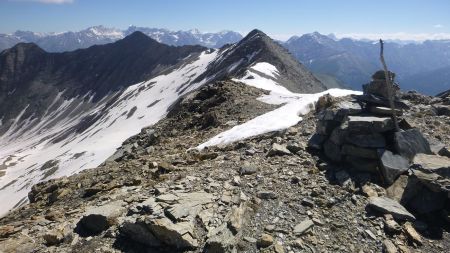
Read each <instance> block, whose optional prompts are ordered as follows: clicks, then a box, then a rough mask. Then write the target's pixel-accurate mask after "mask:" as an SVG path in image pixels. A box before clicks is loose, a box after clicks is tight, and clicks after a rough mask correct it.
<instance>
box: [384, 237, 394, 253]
mask: <svg viewBox="0 0 450 253" xmlns="http://www.w3.org/2000/svg"><path fill="white" fill-rule="evenodd" d="M383 250H384V252H386V253H397V252H398V251H397V247H395V245H394V244H393V243H392V242H391V240H389V239H386V240H384V241H383Z"/></svg>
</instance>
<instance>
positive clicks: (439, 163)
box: [308, 70, 450, 221]
mask: <svg viewBox="0 0 450 253" xmlns="http://www.w3.org/2000/svg"><path fill="white" fill-rule="evenodd" d="M390 74H391V76H392V77H393V76H394V74H393V73H390ZM392 81H393V80H392ZM392 83H393V82H392ZM393 93H394V94H393V95H394V103H393V104H394V106H395V108H394V110H393V109H391V107H390V102H389V99H388V97H389V96H388V94H389V93H388V91H387V90H386V80H385V75H384V71H382V70H380V71H377V72H376V73H375V74H374V75H373V76H372V81H371V82H370V83H368V84H365V85H363V94H362V95H352V96H351V98H348V97H344V98H334V97H332V96H330V95H325V96H322V97H321V98H320V99H319V101H318V102H317V104H316V113H317V118H318V122H317V127H316V133H315V134H314V135H313V136H312V137H311V139H310V140H309V143H308V145H309V147H310V148H313V149H319V150H320V151H321V152H322V153H323V154H324V155H325V156H326V157H327V158H328V159H329V160H331V161H332V162H333V163H335V164H340V165H341V167H343V168H347V169H348V170H350V171H355V172H357V173H359V172H363V173H370V174H372V175H373V177H372V178H374V179H375V180H376V182H377V183H378V184H380V185H383V186H386V187H388V186H391V188H392V187H393V188H395V189H401V191H400V192H398V191H397V192H396V193H393V195H392V196H388V197H390V198H391V199H395V200H396V201H398V202H400V203H401V204H402V205H405V206H409V207H411V209H413V210H414V211H415V212H418V213H421V214H423V213H429V212H431V211H436V210H441V209H442V208H443V207H444V206H446V205H449V199H450V159H449V158H448V157H445V156H440V155H438V154H440V153H439V152H440V151H439V150H438V149H441V148H444V149H445V147H444V146H443V145H440V146H439V145H438V147H437V146H436V145H434V144H433V145H431V146H430V143H429V141H428V140H427V139H426V138H425V137H424V136H423V135H422V133H421V132H420V131H419V130H418V129H416V128H412V127H411V126H410V124H408V123H407V121H406V120H405V119H403V118H402V115H403V112H404V111H405V110H408V109H409V107H408V105H407V104H406V103H404V102H402V101H401V100H400V99H398V93H399V87H398V85H396V84H395V83H394V87H393ZM393 112H395V114H396V117H397V120H398V125H399V129H398V130H396V128H395V124H394V119H393ZM387 190H388V192H389V188H388V189H387ZM446 217H447V219H449V221H450V215H448V211H447V214H446Z"/></svg>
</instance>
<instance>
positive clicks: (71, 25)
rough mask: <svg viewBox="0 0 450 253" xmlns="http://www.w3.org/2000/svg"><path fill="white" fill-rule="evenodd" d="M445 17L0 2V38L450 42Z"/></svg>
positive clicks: (109, 2) (97, 1)
mask: <svg viewBox="0 0 450 253" xmlns="http://www.w3.org/2000/svg"><path fill="white" fill-rule="evenodd" d="M449 13H450V0H429V1H425V0H422V1H420V0H396V1H392V0H391V1H387V0H377V1H369V0H367V1H364V0H334V1H333V0H323V1H312V0H311V1H307V0H284V1H283V0H239V1H238V0H227V1H214V0H147V1H137V0H0V33H12V32H14V31H15V30H18V29H20V30H32V31H37V32H62V31H68V30H72V31H77V30H81V29H84V28H87V27H89V26H94V25H105V26H108V27H117V28H126V27H128V26H129V25H137V26H146V27H158V28H168V29H171V30H188V29H191V28H198V29H199V30H200V31H220V30H224V29H228V30H235V31H239V32H241V33H246V32H249V31H250V30H252V29H253V28H259V29H261V30H263V31H264V32H266V33H268V34H269V35H272V36H273V37H276V38H279V39H285V38H287V37H289V36H291V35H294V34H303V33H308V32H312V31H319V32H321V33H324V34H328V33H336V34H338V35H351V36H352V37H357V36H363V37H364V36H365V37H369V36H371V35H374V36H375V37H376V36H379V34H385V35H390V36H397V37H404V38H405V39H407V38H408V37H414V36H416V37H418V38H419V37H421V36H422V37H423V36H436V35H439V34H440V35H441V36H447V35H448V36H449V38H450V14H449Z"/></svg>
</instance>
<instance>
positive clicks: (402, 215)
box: [368, 197, 416, 220]
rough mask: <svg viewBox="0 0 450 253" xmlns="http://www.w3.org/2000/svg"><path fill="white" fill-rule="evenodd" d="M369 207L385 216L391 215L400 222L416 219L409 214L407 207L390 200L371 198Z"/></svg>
mask: <svg viewBox="0 0 450 253" xmlns="http://www.w3.org/2000/svg"><path fill="white" fill-rule="evenodd" d="M368 206H369V207H371V208H372V209H374V210H376V211H378V212H381V213H383V214H391V215H392V216H393V217H394V218H396V219H399V220H415V219H416V217H414V215H412V214H411V213H410V212H408V210H406V208H405V207H403V206H402V205H401V204H400V203H398V202H397V201H395V200H392V199H390V198H386V197H370V198H369V204H368Z"/></svg>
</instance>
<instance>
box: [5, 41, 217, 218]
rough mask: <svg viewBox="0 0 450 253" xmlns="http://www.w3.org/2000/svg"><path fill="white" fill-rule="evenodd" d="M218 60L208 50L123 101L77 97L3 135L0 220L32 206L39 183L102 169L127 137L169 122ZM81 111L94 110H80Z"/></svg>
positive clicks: (123, 96) (136, 88)
mask: <svg viewBox="0 0 450 253" xmlns="http://www.w3.org/2000/svg"><path fill="white" fill-rule="evenodd" d="M217 55H218V51H217V50H215V51H208V52H206V51H205V52H203V53H202V54H201V55H200V56H199V57H198V58H197V59H193V60H192V62H190V63H188V64H185V65H182V66H181V67H179V68H178V69H175V70H174V71H172V72H170V73H168V74H166V75H160V76H157V77H155V78H153V79H151V80H148V81H145V82H142V83H138V84H135V85H132V86H129V87H128V88H127V89H126V90H125V91H124V92H123V93H122V94H120V97H118V98H117V97H115V96H116V95H119V94H112V95H111V96H110V97H109V100H108V99H107V98H105V99H104V101H101V102H99V103H98V104H97V105H96V106H95V108H91V107H93V104H92V103H91V102H90V100H89V98H86V101H87V102H83V100H84V99H85V98H74V99H71V100H64V101H63V102H62V103H61V105H60V106H59V108H57V109H56V110H48V112H47V113H46V114H45V116H44V117H43V119H42V120H40V121H37V120H36V119H28V120H25V121H24V122H25V123H24V124H22V123H23V122H21V124H19V119H20V118H21V115H19V117H17V119H16V122H15V123H16V124H15V125H14V126H13V127H11V128H10V130H9V131H8V132H7V133H5V134H4V135H2V136H0V169H1V168H6V174H5V175H4V176H2V177H0V203H1V205H0V216H1V215H4V214H6V213H7V212H8V210H10V209H12V208H13V207H16V206H18V205H19V204H24V203H27V202H28V199H27V194H28V192H29V191H30V189H31V187H32V186H33V185H34V184H36V183H38V182H40V181H43V180H48V179H51V178H58V177H62V176H69V175H72V174H75V173H77V172H80V171H82V170H85V169H88V168H94V167H97V166H98V165H100V164H101V163H102V162H104V161H105V160H106V159H107V158H108V157H109V156H111V155H112V154H113V153H114V152H115V151H116V149H117V148H118V147H120V146H121V144H122V142H123V141H125V140H126V139H127V138H129V137H130V136H133V135H135V134H138V133H139V132H140V131H141V129H142V128H143V127H146V126H149V125H152V124H155V123H156V122H158V121H159V120H161V119H162V118H164V117H165V116H166V114H167V112H168V109H169V107H170V106H171V105H172V104H173V103H174V102H175V101H176V100H177V99H178V98H179V97H180V96H182V95H184V94H186V93H188V92H190V91H192V90H194V89H196V88H198V87H200V86H201V85H202V84H203V83H205V82H207V81H208V80H202V81H200V82H197V83H194V82H193V80H195V79H196V78H197V77H198V76H199V75H201V74H202V73H203V72H205V70H206V68H207V66H208V65H209V63H210V62H212V61H213V60H215V59H216V57H217ZM91 98H92V97H91ZM59 99H62V98H61V97H60V96H58V97H56V98H55V103H56V101H58V100H59ZM108 103H109V104H108ZM111 103H113V104H111ZM80 106H81V107H84V108H88V109H87V110H84V111H83V110H77V109H76V108H79V107H80ZM51 107H52V105H51V106H49V108H51ZM74 108H75V109H74ZM23 111H25V109H24V110H23ZM74 111H77V113H76V114H74V113H73V112H74ZM80 111H81V113H80ZM86 119H95V123H94V124H92V125H90V126H89V127H88V128H87V129H85V130H84V131H81V133H80V132H79V131H78V130H74V129H78V127H79V126H80V125H83V124H80V123H83V120H86ZM53 121H55V122H53Z"/></svg>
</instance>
